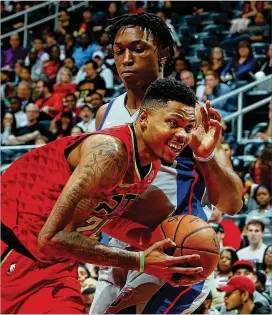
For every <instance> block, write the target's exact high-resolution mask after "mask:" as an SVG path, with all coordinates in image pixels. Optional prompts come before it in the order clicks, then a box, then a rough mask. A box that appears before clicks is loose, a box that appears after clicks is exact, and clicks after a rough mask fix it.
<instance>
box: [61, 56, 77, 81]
mask: <svg viewBox="0 0 272 315" xmlns="http://www.w3.org/2000/svg"><path fill="white" fill-rule="evenodd" d="M63 67H65V68H67V69H69V70H70V72H71V73H72V82H75V78H76V75H77V67H76V63H75V59H74V58H73V57H66V58H65V59H64V62H63ZM58 76H59V74H57V77H58Z"/></svg>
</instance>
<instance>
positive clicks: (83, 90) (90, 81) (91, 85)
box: [78, 60, 106, 98]
mask: <svg viewBox="0 0 272 315" xmlns="http://www.w3.org/2000/svg"><path fill="white" fill-rule="evenodd" d="M97 69H98V66H97V63H96V62H95V61H93V60H89V61H87V62H86V63H85V66H84V72H85V73H86V78H85V80H83V81H81V82H79V84H78V91H79V95H80V97H83V98H84V97H86V96H87V95H88V94H89V93H90V92H92V91H97V92H99V93H100V94H101V95H103V96H104V95H105V93H106V84H105V81H104V79H103V78H101V76H100V75H98V74H97Z"/></svg>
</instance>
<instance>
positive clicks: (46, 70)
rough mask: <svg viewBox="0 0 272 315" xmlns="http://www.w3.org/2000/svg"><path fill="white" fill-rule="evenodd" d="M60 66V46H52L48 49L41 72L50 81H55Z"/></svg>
mask: <svg viewBox="0 0 272 315" xmlns="http://www.w3.org/2000/svg"><path fill="white" fill-rule="evenodd" d="M60 67H61V61H60V48H59V47H58V46H53V47H51V49H50V51H49V60H47V61H44V67H43V74H44V75H45V76H46V78H47V79H49V80H50V81H51V82H55V80H56V76H57V73H58V71H59V69H60Z"/></svg>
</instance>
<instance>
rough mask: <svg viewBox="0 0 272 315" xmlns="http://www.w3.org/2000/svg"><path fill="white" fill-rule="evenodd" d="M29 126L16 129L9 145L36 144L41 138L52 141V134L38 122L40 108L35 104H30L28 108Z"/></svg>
mask: <svg viewBox="0 0 272 315" xmlns="http://www.w3.org/2000/svg"><path fill="white" fill-rule="evenodd" d="M26 116H27V125H26V126H25V127H21V128H18V129H16V131H15V134H12V135H10V136H9V137H8V139H7V144H8V145H19V144H20V145H22V144H35V140H36V139H37V138H38V137H39V136H40V135H42V136H45V137H47V138H48V139H52V135H51V133H50V132H49V131H48V130H47V129H46V128H45V127H44V126H43V125H40V124H39V122H38V117H39V107H38V106H37V105H35V104H29V105H27V107H26Z"/></svg>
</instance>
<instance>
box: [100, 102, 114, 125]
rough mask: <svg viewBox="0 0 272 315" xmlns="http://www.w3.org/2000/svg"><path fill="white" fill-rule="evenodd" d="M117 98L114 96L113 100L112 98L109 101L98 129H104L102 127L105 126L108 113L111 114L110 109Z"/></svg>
mask: <svg viewBox="0 0 272 315" xmlns="http://www.w3.org/2000/svg"><path fill="white" fill-rule="evenodd" d="M115 100H116V98H114V99H113V100H111V101H110V102H109V105H108V106H107V109H106V111H105V114H104V116H103V118H102V121H101V123H100V125H99V127H98V130H101V129H102V127H103V125H104V122H105V120H106V118H107V116H108V114H109V111H110V110H111V107H112V104H113V103H114V101H115Z"/></svg>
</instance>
